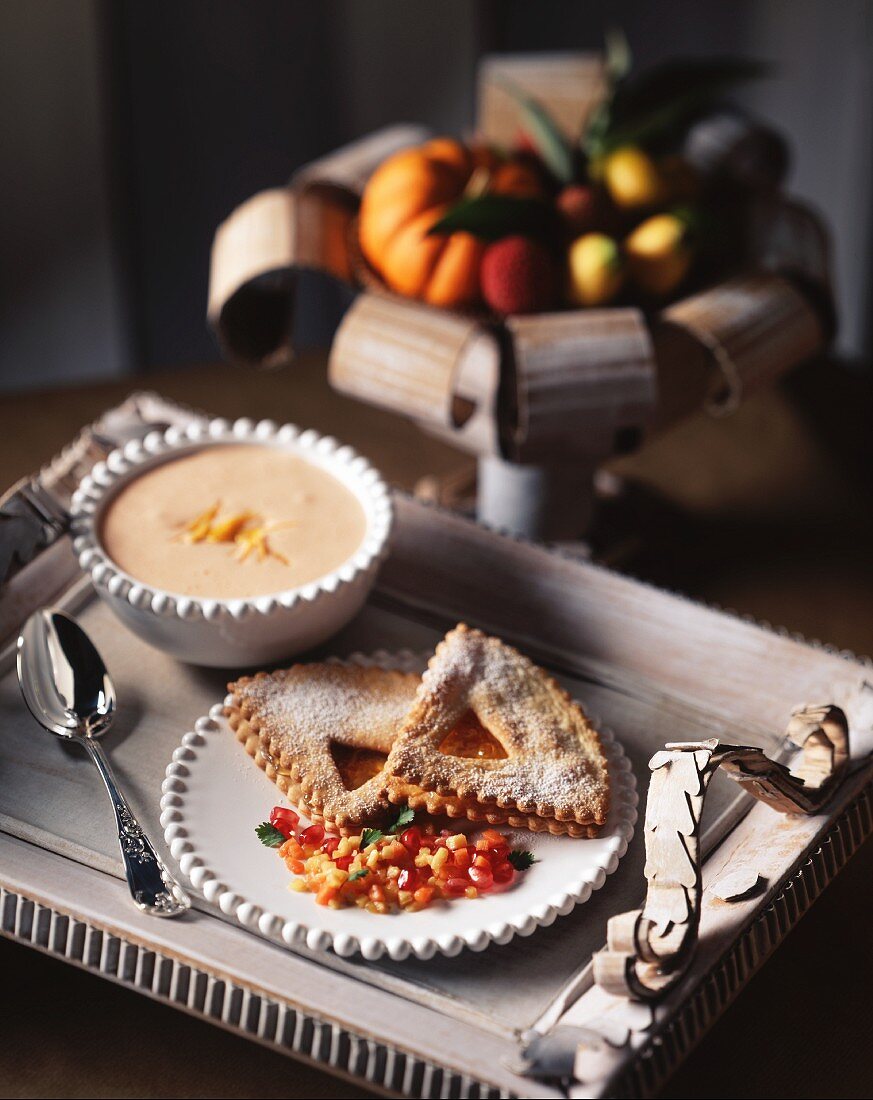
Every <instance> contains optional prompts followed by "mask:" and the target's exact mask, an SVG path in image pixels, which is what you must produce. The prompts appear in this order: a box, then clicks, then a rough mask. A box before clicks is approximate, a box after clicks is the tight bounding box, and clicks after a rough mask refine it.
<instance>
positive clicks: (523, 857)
mask: <svg viewBox="0 0 873 1100" xmlns="http://www.w3.org/2000/svg"><path fill="white" fill-rule="evenodd" d="M507 859H508V860H509V862H510V863H511V864H512V866H513V867H514V868H515V869H516V871H526V870H527V869H528V867H530V866H531V865H532V864H534V863H539V860H538V859H537V858H536V856H535V855H534V854H533V852H525V851H523V850H522V849H521V848H513V850H512V851H511V852H510V853H509V855H508V856H507Z"/></svg>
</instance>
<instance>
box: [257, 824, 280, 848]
mask: <svg viewBox="0 0 873 1100" xmlns="http://www.w3.org/2000/svg"><path fill="white" fill-rule="evenodd" d="M255 832H256V833H257V834H258V840H259V841H260V842H261V844H264V845H266V847H267V848H281V847H282V845H283V844H284V843H285V841H286V840H287V837H286V836H285V835H284V834H283V833H280V832H279V830H278V829H277V828H276V826H275V825H271V824H270V823H269V821H262V822H261V824H260V825H258V826H257V827H256V828H255Z"/></svg>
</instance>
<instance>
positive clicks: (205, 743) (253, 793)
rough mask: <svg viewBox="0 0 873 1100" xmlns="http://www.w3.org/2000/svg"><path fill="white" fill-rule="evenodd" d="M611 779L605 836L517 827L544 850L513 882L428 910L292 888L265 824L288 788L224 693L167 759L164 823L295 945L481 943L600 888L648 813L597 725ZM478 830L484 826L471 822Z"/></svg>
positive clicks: (201, 877) (376, 953)
mask: <svg viewBox="0 0 873 1100" xmlns="http://www.w3.org/2000/svg"><path fill="white" fill-rule="evenodd" d="M350 660H352V661H354V662H356V663H359V664H368V665H369V664H377V665H380V666H382V667H393V668H401V669H406V670H414V671H420V670H421V669H423V667H424V664H425V659H424V658H423V657H422V656H421V655H419V654H413V653H409V652H404V653H398V654H386V653H376V654H373V655H372V656H370V657H362V656H359V655H356V656H354V657H352V658H350ZM598 728H599V729H600V732H601V736H602V739H603V744H604V748H605V750H606V753H607V757H608V759H609V765H610V774H611V779H612V799H611V809H610V811H609V818H608V820H607V824H606V826H605V828H604V829H603V831H602V833H601V835H600V836H599V837H597V839H595V840H574V839H572V838H570V837H553V836H550V835H547V834H542V833H531V832H528V831H527V830H525V829H509V828H508V827H504V826H501V827H500V828H501V831H502V832H506V833H508V834H510V835H511V836H512V838H513V846H514V847H521V848H528V849H530V850H531V851H533V852H534V853H535V855H536V857H537V859H538V861H539V862H537V863H535V864H534V865H533V867H531V868H530V870H528V871H526V872H524V873H523V874H520V875H518V876H517V878H516V881H515V884H514V885H513V886H512V888H511V889H508V890H506V891H504V892H502V893H494V894H487V895H485V896H483V897H481V898H477V899H475V900H472V901H470V900H459V901H456V902H451V903H448V904H442V905H434V906H432V907H431V908H428V909H423V910H421V911H420V912H417V913H397V914H394V915H390V916H389V915H381V914H377V913H368V912H366V911H365V910H361V909H358V908H348V909H329V908H326V907H322V906H320V905H316V903H315V898H314V897H313V896H312V895H311V894H302V893H296V892H294V891H292V890H289V888H288V884H289V882H290V881H291V879H292V878H293V876H292V875H291V874H290V872H288V871H287V870H286V868H285V865H284V864H283V862H282V860H281V859H280V858H279V856H278V855H277V853H276V851H275V849H272V848H265V847H264V846H263V845H261V844H260V843H259V842H258V840H257V838H256V836H255V831H254V830H255V826H256V825H258V824H259V823H260V822H262V821H265V820H266V819H267V818H268V816H269V813H270V809H271V808H272V807H273V806H274V805H276V804H277V803H284V802H287V800H286V799H285V798H284V796H283V795H282V794H281V793H280V792H279V791H278V790H277V788H276V787H275V786H274V785H273V783H272V782H271V781H270V780H269V779H268V778H267V776H266V775H265V774H264V772H263V771H262V770H261V769H260V768H258V767H256V766H255V764H254V762H253V761H252V759H251V757H249V756H248V754H247V753H246V752H245V751H244V750H243V748H242V746H241V745H240V744H239V742H238V741H237V740H236V738H235V736H234V734H233V732H232V731H231V729H230V727H229V726H228V724H227V722H226V720H225V719H224V717H223V715H222V704H220V703H219V704H217V705H216V706H214V707H213V708H212V710H211V711H210V713H209V716H208V717H204V718H200V719H198V721H197V722H196V723H195V724H194V729H193V730H192V731H191V732H189V733H186V734H185V736H184V737H183V738H182V744H181V745H180V747H179V748H178V749H176V751H175V752H174V753H173V761H172V763H171V764H170V765H169V767H168V768H167V778H166V779H165V781H164V784H163V791H164V795H163V798H162V799H161V809H162V811H163V812H162V814H161V825H162V826H163V828H164V836H165V837H166V840H167V843H168V845H169V847H170V852H171V853H172V855H173V857H174V858H175V859H176V860H178V862H179V866H180V867H181V869H182V872H183V874H185V875H186V876H187V877H188V878H189V879H190V880H191V883H192V884H193V885H194V887H195V888H196V889H198V890H201V891H202V892H203V895H204V897H205V898H206V899H207V901H210V902H213V903H214V904H217V905H218V906H219V907H220V909H221V910H222V912H224V913H226V914H228V916H232V917H234V918H235V919H236V920H237V921H239V923H240V924H242V925H244V926H245V927H247V928H249V929H251V930H252V931H260V933H261V934H262V935H264V936H266V937H268V938H269V939H272V940H276V941H278V942H282V943H286V944H288V945H289V946H293V945H298V944H299V945H302V944H305V945H306V946H307V947H309V948H310V949H312V950H326V949H328V948H332V949H333V950H334V951H335V952H336V953H337V954H339V955H353V954H355V953H356V952H360V953H361V954H362V955H363V956H364V957H365V958H367V959H377V958H379V957H380V956H382V955H384V954H387V955H390V957H391V958H392V959H404V958H406V957H407V956H408V955H415V956H417V957H418V958H420V959H428V958H431V957H432V956H433V955H435V954H437V953H441V954H443V955H457V954H458V952H460V951H461V950H462V949H463V948H464V947H469V948H471V949H472V950H473V951H482V950H484V948H486V947H487V946H488V944H489V943H491V942H492V941H494V942H495V943H507V942H508V941H509V940H511V939H512V937H513V936H516V935H518V936H528V935H530V934H531V933H532V932H533V931H534V930H535V929H536V928H537V927H539V926H544V925H548V924H551V923H552V922H553V921H554V920H555V918H556V917H558V916H564V915H566V914H567V913H569V912H570V911H571V910H572V909H573V908H574V906H576V905H579V904H581V903H582V902H584V901H587V899H588V898H589V897H590V896H591V894H592V892H593V891H594V890H598V889H600V887H601V886H602V885H603V883H604V882H605V881H606V876H607V875H609V874H611V873H612V872H613V871H614V870H615V869H616V867H617V866H618V861H619V859H620V858H621V857H622V856H623V855H624V853H625V852H626V851H627V846H628V843H629V842H630V839H631V837H632V835H633V828H634V822H635V821H636V817H637V791H636V781H635V779H634V776H633V772H632V771H631V767H630V761H629V760H628V759H627V757H626V756H625V754H624V751H623V750H622V748H621V745H620V744H619V743H618V742H617V741H616V740H615V738H614V737H613V735H612V733H611V732H610V731H609V730H603V729H602V728H600V727H598ZM465 831H473V827H472V826H471V827H470V830H465Z"/></svg>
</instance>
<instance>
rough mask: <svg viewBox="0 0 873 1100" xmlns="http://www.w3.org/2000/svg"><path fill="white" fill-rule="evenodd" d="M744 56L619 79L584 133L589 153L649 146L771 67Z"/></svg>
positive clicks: (668, 65) (668, 64)
mask: <svg viewBox="0 0 873 1100" xmlns="http://www.w3.org/2000/svg"><path fill="white" fill-rule="evenodd" d="M770 71H771V70H770V68H769V66H767V65H764V64H762V63H761V62H758V61H751V60H749V59H747V58H731V57H726V58H711V59H703V60H696V59H688V60H678V61H669V62H665V63H664V64H662V65H656V66H655V67H654V68H652V69H649V70H648V71H646V72H644V73H642V74H640V75H639V76H633V77H627V78H626V79H624V80H621V81H619V82H618V83H617V84H616V86H615V88H614V91H613V95H612V97H611V99H610V100H609V103H608V106H607V107H606V109H605V110H604V111H601V112H598V113H596V114H595V117H594V118H593V119H592V124H591V126H589V128H588V132H587V135H586V138H585V142H584V144H585V148H586V151H587V152H588V154H589V155H590V156H601V155H602V154H603V153H605V152H608V151H609V150H610V149H615V148H617V147H618V146H620V145H651V144H653V143H656V142H658V141H661V140H663V139H664V138H666V137H669V136H671V135H672V134H673V133H675V131H677V130H678V129H679V128H681V127H682V126H683V125H685V124H686V123H687V122H688V121H689V120H690V119H691V117H692V116H693V115H694V114H696V113H698V112H700V111H702V110H703V109H704V108H706V107H708V106H710V105H711V104H712V103H713V101H714V100H716V99H717V98H718V97H719V96H721V95H723V94H724V93H725V92H726V91H728V90H729V89H730V88H732V87H735V86H736V85H737V84H741V83H743V82H745V81H748V80H755V79H759V78H760V77H763V76H766V75H767V74H768V73H769V72H770Z"/></svg>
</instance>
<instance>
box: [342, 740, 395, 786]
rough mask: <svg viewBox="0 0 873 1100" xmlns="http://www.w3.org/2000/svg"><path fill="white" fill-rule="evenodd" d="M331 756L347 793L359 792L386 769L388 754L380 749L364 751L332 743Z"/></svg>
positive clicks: (352, 746)
mask: <svg viewBox="0 0 873 1100" xmlns="http://www.w3.org/2000/svg"><path fill="white" fill-rule="evenodd" d="M330 754H331V756H332V757H333V762H334V764H336V770H337V771H338V772H339V774H340V779H342V781H343V786H344V787H345V789H346V790H347V791H357V790H358V789H359V788H360V787H363V785H364V784H365V783H367V782H369V780H371V779H373V778H374V777H375V776H377V775H378V774H379V773H380V772H381V771H383V770H384V768H385V761H386V760H387V759H388V754H387V753H384V752H379V750H378V749H362V748H358V746H357V745H343V744H340V742H339V741H331V743H330Z"/></svg>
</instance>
